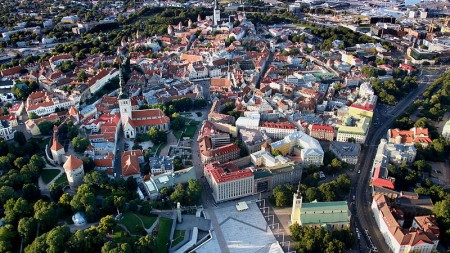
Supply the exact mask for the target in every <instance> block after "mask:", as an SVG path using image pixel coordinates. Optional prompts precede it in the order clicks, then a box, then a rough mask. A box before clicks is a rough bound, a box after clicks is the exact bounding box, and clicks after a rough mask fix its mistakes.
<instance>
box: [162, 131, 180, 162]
mask: <svg viewBox="0 0 450 253" xmlns="http://www.w3.org/2000/svg"><path fill="white" fill-rule="evenodd" d="M177 143H178V142H177V138H176V137H175V135H173V133H172V131H170V132H169V133H168V134H167V143H166V145H165V146H164V147H163V149H162V150H161V152H159V155H160V156H167V155H169V149H170V146H172V145H177Z"/></svg>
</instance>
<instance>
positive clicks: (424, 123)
mask: <svg viewBox="0 0 450 253" xmlns="http://www.w3.org/2000/svg"><path fill="white" fill-rule="evenodd" d="M414 126H415V127H422V128H425V127H427V126H428V119H427V118H425V117H422V118H420V119H419V120H417V121H416V123H414Z"/></svg>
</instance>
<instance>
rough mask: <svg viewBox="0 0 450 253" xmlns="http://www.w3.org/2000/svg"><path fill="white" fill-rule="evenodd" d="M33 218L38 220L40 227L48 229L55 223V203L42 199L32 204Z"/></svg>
mask: <svg viewBox="0 0 450 253" xmlns="http://www.w3.org/2000/svg"><path fill="white" fill-rule="evenodd" d="M33 209H34V218H35V219H36V220H37V221H38V222H39V224H40V226H41V228H44V229H49V228H51V227H53V226H54V225H56V221H57V220H56V219H55V217H56V209H55V204H54V203H51V202H46V201H44V200H42V199H40V200H38V201H37V202H36V203H34V205H33Z"/></svg>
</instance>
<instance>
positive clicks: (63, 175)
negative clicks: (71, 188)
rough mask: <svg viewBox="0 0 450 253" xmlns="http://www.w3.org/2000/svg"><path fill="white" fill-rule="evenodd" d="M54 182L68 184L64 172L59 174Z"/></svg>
mask: <svg viewBox="0 0 450 253" xmlns="http://www.w3.org/2000/svg"><path fill="white" fill-rule="evenodd" d="M55 184H63V185H69V182H68V181H67V176H66V173H63V174H61V176H59V177H58V179H56V180H55Z"/></svg>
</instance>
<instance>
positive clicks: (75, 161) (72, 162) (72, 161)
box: [63, 155, 83, 170]
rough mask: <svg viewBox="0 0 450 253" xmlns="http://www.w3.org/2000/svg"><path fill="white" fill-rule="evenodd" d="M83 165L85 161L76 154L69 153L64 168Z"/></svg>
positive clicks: (71, 168) (75, 167) (76, 167)
mask: <svg viewBox="0 0 450 253" xmlns="http://www.w3.org/2000/svg"><path fill="white" fill-rule="evenodd" d="M81 166H83V161H81V159H79V158H78V157H76V156H73V155H69V158H68V159H67V161H66V162H65V163H64V165H63V168H64V169H65V170H75V169H78V168H80V167H81Z"/></svg>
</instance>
